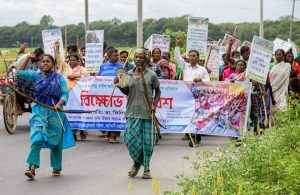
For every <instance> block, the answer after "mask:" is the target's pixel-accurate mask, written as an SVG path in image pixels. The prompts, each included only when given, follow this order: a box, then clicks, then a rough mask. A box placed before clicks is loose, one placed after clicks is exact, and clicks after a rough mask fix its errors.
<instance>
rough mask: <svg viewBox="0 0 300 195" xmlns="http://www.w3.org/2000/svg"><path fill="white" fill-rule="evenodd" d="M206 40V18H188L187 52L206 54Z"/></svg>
mask: <svg viewBox="0 0 300 195" xmlns="http://www.w3.org/2000/svg"><path fill="white" fill-rule="evenodd" d="M207 38H208V18H202V17H189V18H188V32H187V52H189V51H190V50H197V51H199V53H200V54H206V50H207Z"/></svg>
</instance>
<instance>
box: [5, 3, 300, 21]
mask: <svg viewBox="0 0 300 195" xmlns="http://www.w3.org/2000/svg"><path fill="white" fill-rule="evenodd" d="M89 2H90V21H94V20H101V19H102V20H107V19H112V18H114V17H117V18H119V19H121V20H122V21H128V20H134V19H135V18H136V15H137V14H136V9H137V8H136V3H137V0H89ZM143 2H144V17H145V18H150V17H151V18H161V17H172V16H181V15H186V14H191V15H193V16H203V17H208V18H210V21H211V22H215V23H220V22H243V21H258V20H259V0H144V1H143ZM291 6H292V0H264V12H265V13H264V15H265V19H277V18H278V17H280V16H285V15H288V14H290V12H291ZM0 13H1V14H0V26H3V25H9V26H12V25H16V24H17V23H20V22H21V21H27V22H29V23H31V24H37V23H39V20H40V18H41V17H42V16H43V15H45V14H47V15H51V16H52V17H53V18H54V20H55V24H56V25H64V24H71V23H76V24H77V23H79V22H83V21H84V0H0ZM295 17H297V18H300V1H298V2H297V1H296V9H295Z"/></svg>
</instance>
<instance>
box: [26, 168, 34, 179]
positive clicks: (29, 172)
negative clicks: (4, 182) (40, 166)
mask: <svg viewBox="0 0 300 195" xmlns="http://www.w3.org/2000/svg"><path fill="white" fill-rule="evenodd" d="M24 174H25V175H26V176H27V177H28V178H29V179H30V180H34V177H35V169H34V168H33V167H31V168H28V169H27V170H26V171H25V172H24Z"/></svg>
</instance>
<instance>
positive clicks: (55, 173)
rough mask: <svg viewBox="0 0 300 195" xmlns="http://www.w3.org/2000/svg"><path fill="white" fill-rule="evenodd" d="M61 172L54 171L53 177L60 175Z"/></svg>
mask: <svg viewBox="0 0 300 195" xmlns="http://www.w3.org/2000/svg"><path fill="white" fill-rule="evenodd" d="M60 175H61V174H60V171H52V176H53V177H59V176H60Z"/></svg>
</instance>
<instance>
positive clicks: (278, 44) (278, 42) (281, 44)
mask: <svg viewBox="0 0 300 195" xmlns="http://www.w3.org/2000/svg"><path fill="white" fill-rule="evenodd" d="M273 43H274V49H273V53H275V51H276V50H278V49H283V50H284V51H285V52H288V51H289V50H292V52H293V54H294V56H297V47H296V44H295V43H294V42H292V41H291V40H290V39H288V41H284V40H282V39H279V38H276V39H275V40H274V41H273Z"/></svg>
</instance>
